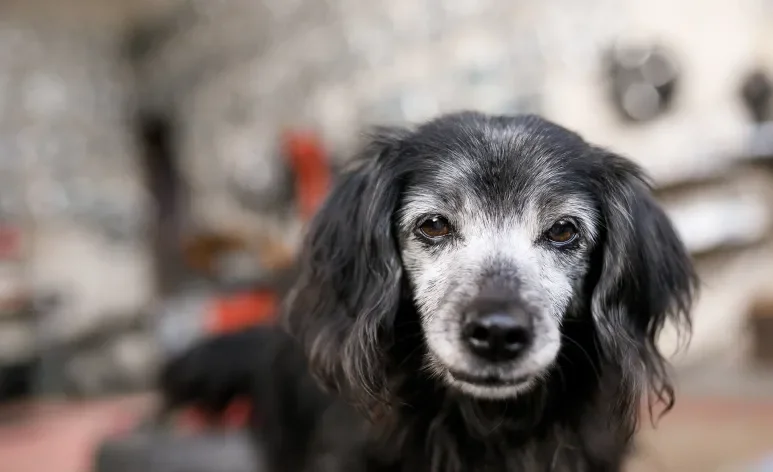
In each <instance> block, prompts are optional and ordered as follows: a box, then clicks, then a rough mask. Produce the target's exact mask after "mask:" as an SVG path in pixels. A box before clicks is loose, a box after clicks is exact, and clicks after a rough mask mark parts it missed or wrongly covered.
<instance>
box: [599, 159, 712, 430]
mask: <svg viewBox="0 0 773 472" xmlns="http://www.w3.org/2000/svg"><path fill="white" fill-rule="evenodd" d="M596 152H597V156H598V157H599V158H600V159H601V160H602V162H603V166H604V168H605V169H607V172H606V175H605V176H604V179H603V180H602V181H601V182H600V183H599V185H600V187H601V188H600V190H601V192H600V194H601V195H603V196H604V198H603V201H602V206H603V210H604V218H605V221H606V235H605V241H604V244H603V270H602V273H601V275H600V278H599V281H598V284H597V287H596V290H595V292H594V300H593V313H594V318H595V319H596V322H597V325H598V327H599V334H600V336H601V341H602V344H603V345H605V346H606V349H605V350H606V351H609V354H608V355H612V356H615V357H617V358H618V359H619V361H621V362H623V368H624V373H625V374H627V375H629V376H630V377H631V381H632V382H633V383H634V385H633V387H635V388H636V391H639V392H645V394H646V395H647V399H648V404H649V408H650V413H651V415H653V412H654V409H655V407H656V406H657V405H658V404H661V405H663V407H664V408H663V411H662V413H663V414H664V413H666V412H668V411H669V410H670V409H671V408H672V407H673V405H674V388H673V385H672V383H671V380H670V376H669V372H668V364H667V362H666V359H665V358H664V356H663V355H662V353H661V352H660V349H659V347H658V344H657V342H658V338H659V335H660V333H661V331H662V329H663V327H664V326H665V324H666V323H672V324H673V325H674V326H675V327H676V329H677V330H679V332H680V333H682V334H681V335H682V336H685V338H686V339H689V333H690V331H691V326H692V324H691V319H690V311H691V308H692V303H693V299H694V297H695V294H696V293H697V290H698V285H699V281H698V277H697V275H696V273H695V270H694V267H693V265H692V261H691V259H690V256H689V254H688V253H687V250H686V248H685V246H684V244H683V243H682V241H681V239H680V238H679V236H678V234H677V233H676V231H675V229H674V227H673V225H672V224H671V221H670V220H669V218H668V216H667V215H666V214H665V212H664V211H663V209H662V208H661V207H660V205H659V204H658V203H657V202H656V201H655V198H654V196H653V195H652V191H651V189H652V187H651V184H650V180H649V179H648V177H647V176H646V174H645V173H644V172H643V171H642V169H641V168H640V167H639V166H637V165H636V164H634V163H632V162H630V161H628V160H627V159H624V158H622V157H620V156H617V155H615V154H612V153H610V152H608V151H604V150H596ZM641 383H644V385H641Z"/></svg>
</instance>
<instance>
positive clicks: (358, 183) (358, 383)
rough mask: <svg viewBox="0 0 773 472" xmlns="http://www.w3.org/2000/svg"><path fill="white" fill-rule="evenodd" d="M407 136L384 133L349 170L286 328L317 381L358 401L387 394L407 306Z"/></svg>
mask: <svg viewBox="0 0 773 472" xmlns="http://www.w3.org/2000/svg"><path fill="white" fill-rule="evenodd" d="M406 135H407V131H405V130H401V129H392V128H381V129H379V130H378V131H377V133H376V134H374V135H373V136H372V138H371V139H370V141H369V142H368V144H367V145H366V146H365V148H364V149H363V150H362V151H361V152H360V153H359V155H358V156H357V157H356V158H355V160H354V161H353V162H352V163H351V165H350V166H349V167H348V168H347V170H345V171H344V173H343V175H342V176H341V177H340V178H339V180H338V182H337V183H336V184H335V185H334V188H333V190H332V191H331V193H330V194H329V195H328V197H327V199H326V201H325V202H324V204H323V205H322V208H321V210H320V211H319V212H318V213H317V215H316V216H315V217H314V218H313V220H312V221H311V223H310V226H309V228H308V233H307V236H306V239H305V241H304V246H303V248H302V252H301V257H300V261H299V262H300V274H299V277H298V280H297V283H296V285H295V287H294V288H293V290H292V291H291V293H290V295H289V297H288V299H287V301H286V305H285V310H284V317H285V318H284V322H285V326H286V328H287V329H288V330H289V332H290V333H291V334H292V335H293V336H294V337H295V338H296V339H298V340H299V341H300V343H301V345H302V346H303V349H304V350H305V352H306V356H307V359H308V362H309V368H310V370H311V372H312V374H313V375H314V376H315V377H316V378H317V379H318V380H319V381H320V382H321V383H322V384H323V386H325V387H327V388H329V389H331V390H333V391H336V392H339V393H342V394H345V395H347V396H349V397H351V398H352V400H353V401H355V402H358V401H360V400H362V401H363V402H369V401H372V400H374V399H377V398H382V397H381V396H382V395H385V394H386V379H385V372H386V365H385V362H386V361H385V358H386V355H385V348H386V347H388V345H387V344H388V342H389V335H390V332H391V327H392V325H393V323H394V319H395V316H396V313H397V310H398V307H399V303H400V295H401V281H402V264H401V261H400V258H399V253H398V249H397V246H396V240H395V238H394V236H393V228H392V216H393V213H394V211H395V209H396V207H397V205H398V201H399V198H400V182H399V175H398V169H397V168H396V166H395V162H396V156H397V154H398V152H399V149H398V148H399V146H400V142H401V139H402V138H403V137H404V136H406Z"/></svg>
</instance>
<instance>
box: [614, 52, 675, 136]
mask: <svg viewBox="0 0 773 472" xmlns="http://www.w3.org/2000/svg"><path fill="white" fill-rule="evenodd" d="M605 63H606V64H605V65H606V67H605V69H606V71H607V76H608V79H609V87H610V94H611V99H612V103H613V105H614V107H615V109H616V110H617V111H618V113H619V114H620V116H621V117H622V118H623V119H625V120H626V121H631V122H646V121H650V120H653V119H655V118H657V117H659V116H661V115H662V114H664V113H665V112H666V111H668V110H669V108H670V107H671V106H672V104H673V101H674V95H675V92H676V90H677V85H678V83H679V70H678V67H677V64H676V61H675V59H674V58H673V57H672V55H671V54H670V53H669V52H668V51H667V50H666V49H665V48H663V47H661V46H644V47H635V46H616V47H614V48H612V50H610V51H609V52H608V53H607V55H606V57H605Z"/></svg>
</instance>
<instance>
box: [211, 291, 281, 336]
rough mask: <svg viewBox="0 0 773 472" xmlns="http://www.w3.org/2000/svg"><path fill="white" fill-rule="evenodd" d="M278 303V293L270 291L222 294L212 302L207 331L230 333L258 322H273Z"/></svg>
mask: <svg viewBox="0 0 773 472" xmlns="http://www.w3.org/2000/svg"><path fill="white" fill-rule="evenodd" d="M277 303H278V300H277V295H276V294H275V293H273V292H268V291H266V292H260V291H256V292H241V293H236V294H231V295H221V296H220V297H219V298H217V299H215V300H214V301H213V303H212V312H211V315H210V317H209V319H208V324H207V327H206V329H207V332H208V333H210V334H220V333H228V332H232V331H238V330H240V329H244V328H247V327H249V326H253V325H255V324H258V323H269V322H272V321H273V319H274V314H275V312H276V307H277Z"/></svg>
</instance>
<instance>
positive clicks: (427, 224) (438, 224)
mask: <svg viewBox="0 0 773 472" xmlns="http://www.w3.org/2000/svg"><path fill="white" fill-rule="evenodd" d="M419 232H420V233H421V234H422V236H424V237H427V238H429V239H437V238H442V237H443V236H448V235H449V234H451V224H450V223H449V222H448V220H446V219H445V218H443V217H442V216H433V217H431V218H428V219H426V220H424V222H423V223H422V224H421V225H419Z"/></svg>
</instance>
